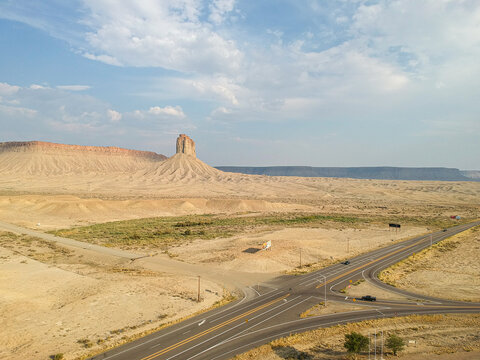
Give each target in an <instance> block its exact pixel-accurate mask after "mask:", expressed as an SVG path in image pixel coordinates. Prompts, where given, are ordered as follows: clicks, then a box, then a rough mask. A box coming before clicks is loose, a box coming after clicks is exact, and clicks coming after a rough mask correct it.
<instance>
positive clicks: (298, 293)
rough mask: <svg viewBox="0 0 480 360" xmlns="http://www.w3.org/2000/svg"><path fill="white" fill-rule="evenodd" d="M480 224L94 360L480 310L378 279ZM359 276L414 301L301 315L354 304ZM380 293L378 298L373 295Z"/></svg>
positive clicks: (332, 270)
mask: <svg viewBox="0 0 480 360" xmlns="http://www.w3.org/2000/svg"><path fill="white" fill-rule="evenodd" d="M476 225H480V221H477V222H474V223H471V224H465V225H459V226H455V227H452V228H450V229H448V230H447V231H445V232H444V231H440V232H436V233H432V234H428V235H424V236H420V237H417V238H414V239H410V240H407V241H404V242H401V243H395V244H393V245H391V246H388V247H385V248H381V249H377V250H374V251H371V252H369V253H366V254H363V255H360V256H357V257H355V258H352V259H350V264H349V265H343V264H336V265H332V266H330V267H327V268H325V269H322V270H319V271H316V272H313V273H310V274H306V275H302V276H283V277H280V278H278V279H276V280H275V281H273V282H270V283H268V284H261V286H259V287H254V288H251V290H253V291H254V292H255V293H257V296H256V297H255V298H253V299H247V298H244V299H242V300H239V301H236V302H234V303H231V304H229V305H227V306H225V307H222V308H219V309H214V310H212V311H209V312H207V313H204V314H202V315H199V316H196V317H194V318H192V319H189V320H186V321H183V322H181V323H179V324H176V325H173V326H170V327H168V328H165V329H163V330H160V331H158V332H156V333H154V334H151V335H148V336H146V337H143V338H141V339H138V340H136V341H133V342H131V343H128V344H125V345H123V346H121V347H118V348H116V349H113V350H111V351H108V352H106V353H103V354H100V355H97V356H95V357H93V358H91V359H92V360H100V359H103V360H107V359H109V360H134V359H138V360H152V359H177V360H186V359H195V360H201V359H204V360H217V359H218V360H221V359H229V358H231V357H232V356H234V355H236V354H239V353H242V352H245V351H247V350H249V349H251V348H254V347H257V346H259V345H262V344H265V343H268V342H269V341H271V340H273V339H276V338H279V337H282V336H286V335H289V334H291V333H295V332H302V331H306V330H311V329H316V328H319V327H327V326H332V325H335V324H342V323H347V322H355V321H361V320H365V319H373V318H382V317H393V316H403V315H409V314H435V313H468V312H480V304H478V303H464V302H460V301H450V300H443V299H437V298H432V297H428V296H423V295H418V294H413V293H410V292H408V291H403V290H400V289H396V288H394V287H391V286H389V285H386V284H384V283H382V282H381V281H379V280H378V278H377V275H378V272H379V271H380V270H381V269H384V268H386V267H388V266H390V265H392V264H394V263H396V262H398V261H399V260H401V259H403V258H406V257H408V256H410V255H411V254H412V253H416V252H419V251H421V250H422V249H424V248H426V247H428V246H430V244H431V243H436V242H439V241H441V240H443V239H445V238H447V237H450V236H452V235H454V234H457V233H459V232H461V231H465V230H467V229H469V228H471V227H473V226H476ZM359 279H366V280H367V281H369V282H372V283H373V284H374V285H376V286H378V287H381V288H383V289H385V290H388V291H393V292H396V293H400V294H402V295H405V296H406V297H407V300H405V301H387V300H382V299H379V298H377V301H376V302H364V301H359V300H357V301H356V302H355V304H356V305H361V306H364V307H365V310H360V311H352V312H344V313H336V314H330V315H322V316H312V317H307V318H300V317H299V315H300V314H301V313H302V312H304V311H305V310H307V309H308V308H310V307H312V306H313V305H315V304H318V303H319V302H321V301H323V299H324V297H325V296H326V298H327V301H337V302H344V303H350V304H352V301H353V299H351V298H345V296H344V295H342V294H341V293H340V290H341V289H343V288H345V287H346V286H348V285H349V284H350V282H351V281H352V282H355V281H357V280H359ZM371 295H373V296H375V294H371Z"/></svg>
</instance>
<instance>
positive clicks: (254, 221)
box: [50, 213, 467, 250]
mask: <svg viewBox="0 0 480 360" xmlns="http://www.w3.org/2000/svg"><path fill="white" fill-rule="evenodd" d="M464 221H467V220H464ZM389 222H397V223H400V224H404V225H405V224H408V225H422V226H425V225H426V226H429V227H431V228H432V229H439V228H442V227H448V226H452V225H453V224H455V225H457V224H459V222H455V223H452V221H450V219H445V218H418V217H396V218H391V217H379V216H363V215H358V214H355V215H341V214H331V215H325V214H308V213H307V214H298V213H297V214H291V213H280V214H278V213H276V214H267V215H255V214H248V213H247V214H236V215H231V216H218V215H209V214H207V215H188V216H177V217H155V218H144V219H135V220H125V221H115V222H107V223H102V224H95V225H90V226H82V227H74V228H71V229H61V230H56V231H51V232H50V233H52V234H54V235H57V236H62V237H68V238H72V239H77V240H82V241H88V242H92V243H96V244H101V245H104V246H114V247H123V248H130V247H149V248H159V249H162V250H167V249H168V247H169V246H171V245H175V244H178V243H179V242H183V241H185V240H194V239H207V240H208V239H214V238H220V237H223V238H227V237H231V236H233V235H237V234H240V233H247V232H251V231H257V232H258V231H268V230H276V229H281V228H287V227H310V228H314V227H339V228H346V227H348V228H361V227H365V226H366V225H368V224H370V225H372V224H378V225H385V226H387V224H388V223H389Z"/></svg>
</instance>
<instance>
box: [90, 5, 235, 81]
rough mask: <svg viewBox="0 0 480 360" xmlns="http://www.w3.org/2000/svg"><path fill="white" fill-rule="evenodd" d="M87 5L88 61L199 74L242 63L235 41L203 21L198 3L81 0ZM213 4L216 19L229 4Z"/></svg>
mask: <svg viewBox="0 0 480 360" xmlns="http://www.w3.org/2000/svg"><path fill="white" fill-rule="evenodd" d="M85 6H86V8H87V15H86V17H85V19H84V21H83V22H84V24H85V25H87V26H88V27H89V29H90V32H88V33H87V34H86V41H87V43H88V46H89V48H90V50H89V51H87V52H85V56H86V57H88V58H89V59H92V60H99V61H103V62H106V63H108V64H113V65H125V66H157V67H163V68H165V69H171V70H177V71H182V72H198V73H215V72H232V71H236V70H238V69H239V67H240V63H241V61H242V53H241V51H240V50H239V49H237V47H236V45H235V42H234V41H232V40H230V39H226V38H224V37H223V36H222V35H221V34H220V33H218V32H215V31H214V30H213V29H212V26H211V24H210V23H208V22H204V21H202V20H201V17H200V16H201V14H202V11H203V10H204V9H203V6H204V5H203V2H202V1H197V0H176V1H168V2H167V1H141V2H139V1H134V0H128V1H121V2H120V1H108V0H104V1H98V0H95V1H94V0H85ZM212 6H213V7H212V10H211V11H212V16H213V17H214V18H215V19H216V20H215V21H220V20H221V19H222V18H223V16H224V15H225V14H226V13H227V12H228V11H230V10H231V9H232V8H233V2H231V1H216V2H214V3H212Z"/></svg>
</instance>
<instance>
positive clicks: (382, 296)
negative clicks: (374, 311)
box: [345, 281, 414, 301]
mask: <svg viewBox="0 0 480 360" xmlns="http://www.w3.org/2000/svg"><path fill="white" fill-rule="evenodd" d="M364 295H371V296H375V297H376V298H377V301H380V300H407V299H410V298H407V297H406V296H403V295H400V294H396V293H394V292H390V291H386V290H383V289H381V288H379V287H377V286H375V285H373V284H371V283H369V282H368V281H363V282H362V283H360V284H358V285H350V287H347V288H346V289H345V296H348V297H350V298H352V297H362V296H364ZM410 300H412V299H410ZM413 300H414V299H413Z"/></svg>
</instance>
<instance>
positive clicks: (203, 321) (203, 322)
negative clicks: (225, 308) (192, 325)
mask: <svg viewBox="0 0 480 360" xmlns="http://www.w3.org/2000/svg"><path fill="white" fill-rule="evenodd" d="M205 321H206V320H205V319H203V320H202V321H200V322H199V323H198V326H202V325H203V324H205Z"/></svg>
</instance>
